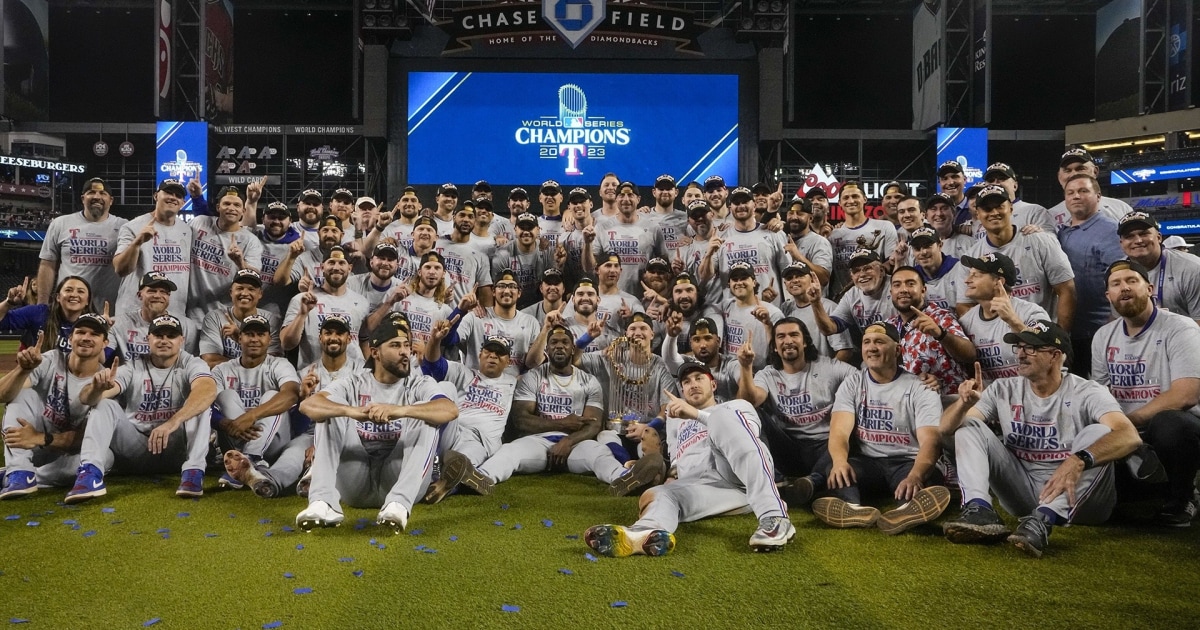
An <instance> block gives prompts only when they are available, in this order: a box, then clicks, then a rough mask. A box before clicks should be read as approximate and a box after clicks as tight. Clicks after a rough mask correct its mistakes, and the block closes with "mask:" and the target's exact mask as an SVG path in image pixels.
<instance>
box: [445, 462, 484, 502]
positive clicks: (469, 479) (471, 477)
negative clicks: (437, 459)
mask: <svg viewBox="0 0 1200 630" xmlns="http://www.w3.org/2000/svg"><path fill="white" fill-rule="evenodd" d="M463 459H464V460H466V457H464V458H463ZM467 464H470V462H469V461H468V462H467ZM445 470H446V468H445V467H443V468H442V471H443V472H445ZM459 483H461V484H462V485H464V486H466V487H468V488H470V489H471V491H472V492H476V493H478V494H482V495H483V496H485V497H488V496H491V495H492V493H493V492H495V491H496V482H495V481H492V478H491V477H489V476H487V475H485V474H483V473H482V472H480V471H479V469H478V468H476V467H474V466H471V467H470V468H468V469H467V472H466V474H465V475H464V476H463V478H462V481H461V482H459Z"/></svg>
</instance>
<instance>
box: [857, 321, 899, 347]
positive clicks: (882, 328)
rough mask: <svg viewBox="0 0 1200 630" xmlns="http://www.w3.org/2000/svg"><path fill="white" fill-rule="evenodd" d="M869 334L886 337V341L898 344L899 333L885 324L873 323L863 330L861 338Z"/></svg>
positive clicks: (891, 326)
mask: <svg viewBox="0 0 1200 630" xmlns="http://www.w3.org/2000/svg"><path fill="white" fill-rule="evenodd" d="M870 334H878V335H886V336H887V338H888V339H891V340H892V341H894V342H896V343H900V331H899V330H896V327H895V326H893V325H891V324H889V323H887V322H875V323H874V324H871V325H870V326H867V327H866V328H865V329H863V336H864V337H865V336H867V335H870Z"/></svg>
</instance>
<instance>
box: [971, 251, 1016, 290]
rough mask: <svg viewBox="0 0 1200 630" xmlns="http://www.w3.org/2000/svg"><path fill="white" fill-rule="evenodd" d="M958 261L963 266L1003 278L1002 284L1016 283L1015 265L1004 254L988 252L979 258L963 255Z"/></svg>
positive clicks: (1010, 284) (1011, 284)
mask: <svg viewBox="0 0 1200 630" xmlns="http://www.w3.org/2000/svg"><path fill="white" fill-rule="evenodd" d="M960 262H962V264H963V266H964V267H968V268H970V269H976V270H978V271H982V272H984V273H990V274H992V275H993V276H997V277H1000V278H1004V284H1006V285H1008V286H1010V287H1011V286H1013V285H1014V284H1016V283H1017V266H1016V265H1015V264H1013V261H1012V259H1011V258H1009V257H1008V256H1005V255H1004V254H1000V253H997V252H988V253H986V254H984V255H982V256H980V257H979V258H974V257H971V256H963V257H962V259H961V261H960Z"/></svg>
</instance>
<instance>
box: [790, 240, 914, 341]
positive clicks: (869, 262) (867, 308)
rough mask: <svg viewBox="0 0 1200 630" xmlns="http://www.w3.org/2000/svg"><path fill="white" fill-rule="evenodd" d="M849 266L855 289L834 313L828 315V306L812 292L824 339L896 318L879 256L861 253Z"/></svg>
mask: <svg viewBox="0 0 1200 630" xmlns="http://www.w3.org/2000/svg"><path fill="white" fill-rule="evenodd" d="M848 264H849V266H850V276H851V278H852V279H853V281H854V285H853V286H851V287H850V288H849V290H847V291H846V292H845V294H843V295H842V299H841V300H839V301H838V303H837V307H836V308H834V309H833V312H826V310H825V304H824V303H823V302H822V301H820V300H816V299H813V297H812V296H813V295H814V293H813V291H812V290H811V289H810V290H809V297H810V300H811V304H812V313H813V318H814V319H815V320H816V322H817V328H818V329H819V330H820V332H821V334H822V335H835V334H837V333H840V332H842V331H845V330H855V331H862V330H865V329H866V327H867V326H870V325H871V324H874V323H875V322H881V321H884V320H886V319H888V318H889V317H892V316H893V315H895V314H896V307H895V306H893V305H892V300H891V295H890V294H889V293H888V291H887V289H888V282H887V274H886V273H885V272H884V270H883V263H882V262H881V261H880V258H879V254H876V253H875V252H873V251H871V250H869V249H860V250H858V251H856V252H854V254H853V255H852V256H850V262H849V263H848Z"/></svg>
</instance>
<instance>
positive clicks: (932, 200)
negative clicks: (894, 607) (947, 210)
mask: <svg viewBox="0 0 1200 630" xmlns="http://www.w3.org/2000/svg"><path fill="white" fill-rule="evenodd" d="M939 203H944V204H946V205H947V206H954V202H953V201H951V200H950V198H949V197H947V196H946V195H943V194H942V193H936V194H933V195H930V196H929V198H928V199H926V200H925V209H926V210H928V209H929V208H931V207H933V206H934V205H935V204H939Z"/></svg>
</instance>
